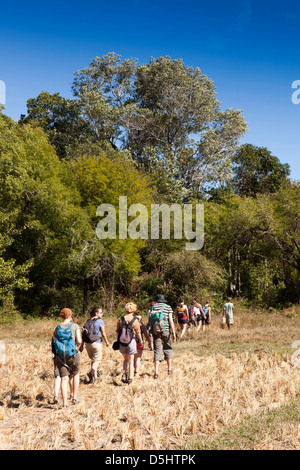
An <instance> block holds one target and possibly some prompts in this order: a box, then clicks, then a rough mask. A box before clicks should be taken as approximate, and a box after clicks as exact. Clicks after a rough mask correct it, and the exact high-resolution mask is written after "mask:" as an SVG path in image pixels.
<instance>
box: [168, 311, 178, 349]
mask: <svg viewBox="0 0 300 470" xmlns="http://www.w3.org/2000/svg"><path fill="white" fill-rule="evenodd" d="M169 323H170V329H171V332H172V337H173V341H174V342H175V341H176V333H175V326H174V322H173V313H172V310H171V311H170V313H169Z"/></svg>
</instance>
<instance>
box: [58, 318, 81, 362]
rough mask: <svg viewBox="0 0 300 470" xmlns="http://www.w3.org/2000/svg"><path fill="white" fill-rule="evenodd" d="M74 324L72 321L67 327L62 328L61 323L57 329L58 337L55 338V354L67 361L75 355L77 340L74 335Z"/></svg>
mask: <svg viewBox="0 0 300 470" xmlns="http://www.w3.org/2000/svg"><path fill="white" fill-rule="evenodd" d="M72 325H73V323H70V324H69V326H68V327H67V328H62V327H61V325H58V327H57V330H56V338H55V340H54V350H55V354H57V356H58V357H59V358H60V359H61V360H62V361H63V362H64V363H65V362H66V360H67V359H70V357H73V356H75V354H76V347H75V340H74V339H73V336H72V330H71V328H72Z"/></svg>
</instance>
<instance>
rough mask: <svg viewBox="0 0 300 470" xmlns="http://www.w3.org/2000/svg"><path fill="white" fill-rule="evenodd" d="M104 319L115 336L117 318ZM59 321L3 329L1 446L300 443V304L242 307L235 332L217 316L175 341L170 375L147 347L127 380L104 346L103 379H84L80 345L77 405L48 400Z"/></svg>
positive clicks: (221, 446)
mask: <svg viewBox="0 0 300 470" xmlns="http://www.w3.org/2000/svg"><path fill="white" fill-rule="evenodd" d="M104 320H105V326H106V330H107V332H108V336H109V339H110V341H111V342H112V341H113V340H114V330H115V324H116V320H115V319H105V317H104ZM78 323H79V324H80V325H82V324H83V320H82V321H79V322H78ZM55 326H56V322H54V321H53V320H51V321H50V320H47V321H36V322H27V323H25V322H24V323H23V324H21V323H18V324H17V325H13V326H5V327H4V326H3V327H0V340H2V346H3V345H4V346H5V349H4V353H2V364H1V365H0V384H1V390H0V450H8V449H10V450H14V449H22V450H52V449H53V450H74V449H76V450H77V449H80V450H81V449H86V450H89V449H99V450H100V449H105V450H117V449H118V450H122V449H123V450H144V449H147V450H174V449H176V450H179V449H194V450H195V449H254V450H256V449H257V450H260V449H268V450H275V449H300V424H299V411H300V405H299V394H300V393H299V392H300V374H299V369H300V364H297V363H295V361H293V360H292V359H293V358H292V355H293V354H294V353H295V352H296V350H295V349H293V348H292V344H293V343H294V342H295V341H297V340H300V308H299V307H293V308H291V309H289V310H286V311H284V312H281V313H273V314H269V313H264V314H263V313H255V312H254V313H246V312H243V311H237V312H236V315H235V325H234V328H233V329H232V330H230V331H227V329H222V328H221V324H220V316H216V315H215V316H214V317H213V324H212V326H211V329H210V330H207V331H205V332H203V331H200V332H196V331H194V330H192V331H188V333H187V334H186V336H185V337H184V338H183V339H182V340H179V341H178V342H177V343H176V344H175V345H174V360H173V375H172V376H168V375H167V370H166V363H165V362H163V363H162V364H161V365H160V376H159V379H158V380H154V379H153V353H152V352H151V351H149V350H148V348H147V346H146V350H145V351H144V355H143V359H142V365H141V374H140V376H139V377H137V378H134V380H133V383H132V384H131V385H127V384H123V383H122V382H121V371H122V357H121V354H120V353H119V352H118V351H113V350H112V349H111V348H106V347H105V346H104V347H103V362H102V366H101V375H100V378H99V379H98V381H97V382H96V383H94V384H88V383H87V381H86V373H87V372H88V371H89V365H90V362H89V359H88V356H87V353H86V351H85V350H84V351H83V353H82V354H81V372H80V387H79V396H80V398H81V402H80V403H79V404H78V405H70V407H69V408H67V409H62V408H61V403H59V404H58V405H52V404H51V400H52V396H53V383H54V381H53V363H52V353H51V349H50V339H51V336H52V332H53V330H54V327H55ZM2 349H3V348H2ZM294 357H295V356H294ZM4 359H5V360H4ZM299 362H300V355H299Z"/></svg>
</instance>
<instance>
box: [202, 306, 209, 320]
mask: <svg viewBox="0 0 300 470" xmlns="http://www.w3.org/2000/svg"><path fill="white" fill-rule="evenodd" d="M208 308H209V307H208V306H206V305H204V306H203V307H202V310H203V312H204V316H205V318H206V317H207V316H208Z"/></svg>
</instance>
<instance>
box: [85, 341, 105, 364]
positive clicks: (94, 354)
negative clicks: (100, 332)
mask: <svg viewBox="0 0 300 470" xmlns="http://www.w3.org/2000/svg"><path fill="white" fill-rule="evenodd" d="M85 348H86V351H87V353H88V356H89V358H90V359H91V360H92V361H93V362H101V361H102V343H98V342H97V341H95V342H94V343H85Z"/></svg>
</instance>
